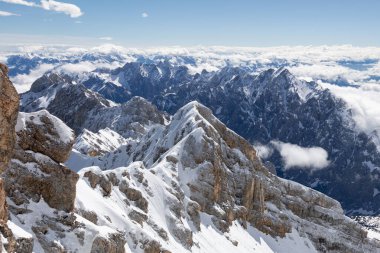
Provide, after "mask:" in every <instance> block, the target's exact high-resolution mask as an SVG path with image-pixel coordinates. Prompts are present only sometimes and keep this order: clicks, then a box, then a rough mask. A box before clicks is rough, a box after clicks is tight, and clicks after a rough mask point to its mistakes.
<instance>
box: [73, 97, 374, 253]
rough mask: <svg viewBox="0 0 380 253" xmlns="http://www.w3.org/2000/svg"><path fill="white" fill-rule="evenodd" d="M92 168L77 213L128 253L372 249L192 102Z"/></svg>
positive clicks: (332, 208) (84, 175) (332, 210)
mask: <svg viewBox="0 0 380 253" xmlns="http://www.w3.org/2000/svg"><path fill="white" fill-rule="evenodd" d="M92 163H93V164H95V165H98V166H93V167H89V168H85V169H83V170H81V171H80V172H79V174H80V177H81V179H80V180H79V181H78V185H77V190H78V194H77V200H76V206H77V208H78V213H83V214H85V215H87V216H88V217H89V219H91V220H92V221H93V222H95V223H96V224H100V225H103V226H110V227H112V228H115V229H116V228H119V229H120V228H121V229H122V230H125V231H126V233H127V238H128V239H127V244H128V247H129V249H131V251H132V252H139V251H140V250H141V251H143V250H142V249H144V250H146V249H147V248H148V249H150V248H151V247H153V248H155V249H156V250H157V252H158V251H160V250H169V251H171V252H190V251H191V252H229V251H234V252H289V250H290V251H292V252H325V251H327V252H362V250H364V251H368V252H370V251H373V252H376V251H378V250H380V249H378V247H379V245H378V244H377V243H376V242H374V241H369V240H368V239H365V238H366V233H365V231H364V230H362V229H361V228H360V226H359V225H358V224H356V223H355V222H354V221H352V220H350V219H349V218H347V217H345V216H344V215H343V210H342V209H341V207H340V204H339V203H338V202H337V201H335V200H333V199H330V198H329V197H327V196H325V195H323V194H321V193H319V192H316V191H313V190H311V189H309V188H306V187H304V186H301V185H299V184H297V183H294V182H291V181H287V180H283V179H279V178H278V177H276V176H274V175H273V174H271V173H270V172H269V171H268V170H267V169H266V168H265V167H263V165H262V164H261V162H260V160H259V159H258V158H257V156H256V153H255V150H254V149H253V148H252V147H251V146H250V145H249V144H248V142H246V141H245V140H244V139H242V138H241V137H239V136H238V135H236V134H235V133H234V132H232V131H231V130H229V129H228V128H226V127H225V126H224V125H223V124H222V123H221V122H220V121H219V120H217V119H216V118H215V117H214V116H213V115H212V113H211V111H210V110H209V109H207V108H205V107H204V106H202V105H200V104H199V103H196V102H192V103H189V104H187V105H186V106H184V107H183V108H181V109H180V110H179V111H178V112H177V113H176V114H175V115H174V116H173V118H172V120H171V121H170V122H169V124H168V125H167V126H161V127H159V126H157V127H155V128H152V129H151V130H150V131H149V132H148V133H147V134H146V135H144V136H143V137H142V139H141V141H140V142H135V143H133V144H130V145H126V146H121V147H120V148H118V149H117V150H115V151H114V152H112V153H110V154H107V155H105V156H103V157H101V158H96V159H95V160H92ZM99 166H100V167H99ZM100 168H102V169H107V170H106V171H103V170H101V169H100ZM90 196H91V197H90ZM98 203H102V204H101V205H99V204H98ZM275 238H276V239H275ZM227 250H229V251H227Z"/></svg>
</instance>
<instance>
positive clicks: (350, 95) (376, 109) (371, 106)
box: [319, 82, 380, 150]
mask: <svg viewBox="0 0 380 253" xmlns="http://www.w3.org/2000/svg"><path fill="white" fill-rule="evenodd" d="M319 83H320V84H321V86H322V87H323V88H326V89H329V90H330V91H331V92H332V93H333V94H334V95H335V96H337V97H339V98H341V99H343V100H344V101H345V102H346V103H347V105H348V107H349V108H350V109H351V112H352V118H353V120H354V126H353V127H354V129H356V130H357V131H363V132H365V133H367V134H368V135H370V136H371V137H373V141H375V144H376V145H377V147H378V149H379V150H380V85H379V84H371V83H365V84H362V85H361V86H359V87H340V86H337V85H332V84H328V83H323V82H319Z"/></svg>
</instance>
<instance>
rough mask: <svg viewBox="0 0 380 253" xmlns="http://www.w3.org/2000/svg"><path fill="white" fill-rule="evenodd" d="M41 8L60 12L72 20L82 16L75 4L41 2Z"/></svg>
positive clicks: (47, 0)
mask: <svg viewBox="0 0 380 253" xmlns="http://www.w3.org/2000/svg"><path fill="white" fill-rule="evenodd" d="M41 8H42V9H45V10H52V11H56V12H62V13H65V14H66V15H69V16H70V17H72V18H77V17H80V16H82V15H83V12H82V11H81V9H80V8H79V7H78V6H76V5H75V4H70V3H63V2H58V1H54V0H41Z"/></svg>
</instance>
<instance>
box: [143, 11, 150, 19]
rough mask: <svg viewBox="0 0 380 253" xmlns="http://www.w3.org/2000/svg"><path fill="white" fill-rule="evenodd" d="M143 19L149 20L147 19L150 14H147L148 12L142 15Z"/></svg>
mask: <svg viewBox="0 0 380 253" xmlns="http://www.w3.org/2000/svg"><path fill="white" fill-rule="evenodd" d="M141 17H142V18H147V17H149V14H148V13H146V12H143V13H141Z"/></svg>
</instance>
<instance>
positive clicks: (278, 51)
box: [0, 44, 380, 149]
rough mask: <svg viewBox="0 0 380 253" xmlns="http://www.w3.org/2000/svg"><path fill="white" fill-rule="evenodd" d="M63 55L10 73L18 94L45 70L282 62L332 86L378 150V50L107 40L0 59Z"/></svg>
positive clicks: (256, 67) (257, 67) (22, 50)
mask: <svg viewBox="0 0 380 253" xmlns="http://www.w3.org/2000/svg"><path fill="white" fill-rule="evenodd" d="M12 54H13V55H14V54H21V55H26V56H29V57H35V56H40V57H50V58H58V59H65V63H59V64H41V65H40V66H37V67H36V68H35V69H33V70H31V71H30V73H27V74H20V75H17V76H14V77H12V81H13V82H14V84H15V86H16V87H17V89H18V91H19V92H25V91H27V90H28V89H29V88H30V85H31V84H32V82H33V81H34V80H35V79H36V78H38V76H40V75H42V74H43V73H44V72H45V71H49V70H52V69H55V70H57V71H64V72H65V71H66V72H72V73H80V72H84V71H85V72H89V71H92V70H94V69H96V68H99V67H102V68H116V67H119V66H122V65H123V64H125V63H126V62H128V61H135V60H137V59H139V60H141V59H143V60H152V61H160V60H167V61H170V62H171V63H172V64H175V65H186V66H187V67H188V68H189V69H190V71H192V72H194V73H196V72H200V71H202V70H203V69H206V70H208V71H215V70H218V69H220V68H223V67H225V66H240V67H243V68H246V69H248V70H250V71H251V72H252V73H259V72H260V71H263V70H265V69H268V68H278V67H283V66H286V67H287V68H288V69H289V70H290V72H291V73H293V74H294V75H295V76H297V77H298V78H300V79H304V80H307V81H311V80H313V81H316V82H318V83H319V84H320V85H321V86H322V87H323V88H326V89H330V90H331V91H332V92H333V93H334V94H335V95H336V96H338V97H340V98H342V99H343V100H344V101H346V102H347V104H348V106H349V107H350V109H351V111H352V114H353V118H354V120H355V123H356V124H355V126H354V127H355V128H356V130H358V131H364V132H365V133H367V134H369V135H371V136H373V138H374V140H375V142H377V144H378V147H379V149H380V137H379V136H380V48H377V47H354V46H351V45H340V46H297V47H289V46H283V47H268V48H260V47H222V46H218V47H216V46H215V47H204V46H198V47H188V48H184V47H162V48H145V49H139V48H124V47H121V46H116V45H112V44H105V45H101V46H98V47H93V48H80V47H72V46H56V47H54V46H49V47H46V46H34V45H28V46H20V47H17V48H13V49H12V50H8V52H3V53H0V60H1V61H6V59H7V57H8V56H9V55H12ZM91 54H93V55H97V56H99V55H103V56H105V55H114V56H117V57H114V59H115V60H114V61H105V60H98V61H89V60H82V61H76V62H74V61H73V62H70V60H69V59H70V58H78V59H81V56H83V55H91Z"/></svg>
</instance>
